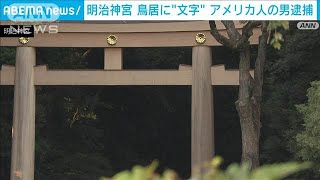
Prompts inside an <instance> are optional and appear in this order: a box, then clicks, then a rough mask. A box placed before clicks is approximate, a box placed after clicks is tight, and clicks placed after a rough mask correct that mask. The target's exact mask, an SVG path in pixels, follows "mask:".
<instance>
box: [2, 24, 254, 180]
mask: <svg viewBox="0 0 320 180" xmlns="http://www.w3.org/2000/svg"><path fill="white" fill-rule="evenodd" d="M2 24H3V23H2ZM7 24H10V23H7ZM57 25H58V26H59V33H58V34H37V35H36V37H34V38H31V40H30V42H29V43H27V44H21V43H19V41H18V39H17V38H0V42H1V43H0V46H15V47H17V52H16V66H15V67H14V66H8V65H3V66H2V69H1V70H0V85H14V86H15V94H14V120H13V121H14V123H13V134H12V135H13V141H12V166H11V180H33V179H34V145H35V86H41V85H191V86H192V118H191V119H192V122H191V124H192V132H191V134H192V139H191V149H192V151H191V161H192V166H197V165H200V164H201V163H202V162H204V161H208V160H210V159H211V158H212V157H213V155H214V127H213V124H214V123H213V95H212V85H239V72H238V70H225V67H224V65H216V66H211V63H212V54H211V46H220V45H221V44H219V43H218V42H217V41H216V40H215V39H214V38H213V37H212V36H211V35H210V27H209V23H208V21H193V22H178V23H177V22H173V23H153V24H150V23H146V24H144V23H140V24H112V25H110V24H70V23H59V24H57ZM235 25H236V28H238V29H239V31H241V29H240V28H241V27H242V25H241V24H240V23H237V24H235ZM217 27H218V29H219V31H220V33H222V34H224V35H226V31H225V29H224V27H223V25H222V24H221V23H220V24H217ZM106 32H109V33H106ZM199 32H200V33H203V34H204V35H205V36H206V37H207V40H206V42H205V43H203V44H198V43H196V41H195V36H196V34H197V33H199ZM259 33H260V32H259V31H256V30H254V35H253V36H252V37H251V38H250V42H251V44H257V43H258V36H259ZM108 34H109V35H110V34H112V35H114V36H116V37H117V38H118V42H117V43H116V44H113V45H110V44H107V43H106V37H107V35H108ZM168 38H170V41H168V40H167V39H168ZM179 46H180V47H183V46H186V47H193V49H192V67H190V66H186V65H180V66H179V69H178V70H123V68H122V48H124V47H179ZM35 47H103V48H105V66H104V69H103V70H76V71H74V70H49V69H48V68H47V66H45V65H41V66H35V67H34V65H35Z"/></svg>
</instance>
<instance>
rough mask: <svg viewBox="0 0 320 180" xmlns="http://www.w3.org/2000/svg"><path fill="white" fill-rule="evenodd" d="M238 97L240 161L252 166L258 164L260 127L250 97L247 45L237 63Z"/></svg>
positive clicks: (248, 51)
mask: <svg viewBox="0 0 320 180" xmlns="http://www.w3.org/2000/svg"><path fill="white" fill-rule="evenodd" d="M239 73H240V74H239V84H240V86H239V99H238V101H237V102H236V107H237V110H238V113H239V116H240V125H241V132H242V161H250V162H251V165H252V168H256V167H257V166H259V137H260V127H259V126H257V123H255V122H260V119H255V116H254V114H253V112H254V109H255V108H256V107H255V106H253V104H252V101H251V97H252V87H253V86H252V85H253V84H252V83H253V79H252V77H251V75H250V50H249V46H247V47H246V48H244V49H243V50H241V51H240V65H239Z"/></svg>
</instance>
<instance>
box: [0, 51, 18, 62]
mask: <svg viewBox="0 0 320 180" xmlns="http://www.w3.org/2000/svg"><path fill="white" fill-rule="evenodd" d="M15 56H16V50H15V48H12V47H10V48H9V47H0V66H1V65H3V64H8V65H14V63H15Z"/></svg>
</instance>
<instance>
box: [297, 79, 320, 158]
mask: <svg viewBox="0 0 320 180" xmlns="http://www.w3.org/2000/svg"><path fill="white" fill-rule="evenodd" d="M307 96H308V102H307V103H305V104H302V105H297V109H298V111H299V112H300V113H301V114H302V116H303V121H304V124H303V126H304V130H303V131H302V132H300V133H298V135H297V136H296V143H297V155H298V156H299V157H301V158H302V159H304V160H312V161H318V162H319V161H320V143H319V141H320V81H314V82H312V83H311V88H309V89H308V95H307Z"/></svg>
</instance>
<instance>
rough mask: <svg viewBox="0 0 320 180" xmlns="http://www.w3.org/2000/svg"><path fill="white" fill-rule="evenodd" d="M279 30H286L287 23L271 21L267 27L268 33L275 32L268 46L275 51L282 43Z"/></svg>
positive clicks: (287, 27)
mask: <svg viewBox="0 0 320 180" xmlns="http://www.w3.org/2000/svg"><path fill="white" fill-rule="evenodd" d="M279 29H284V30H288V29H289V21H271V22H270V23H269V26H268V31H275V32H274V33H273V38H272V39H271V41H270V44H271V45H272V46H273V47H274V48H275V49H280V48H281V43H282V42H284V39H283V35H282V33H281V32H279Z"/></svg>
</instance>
